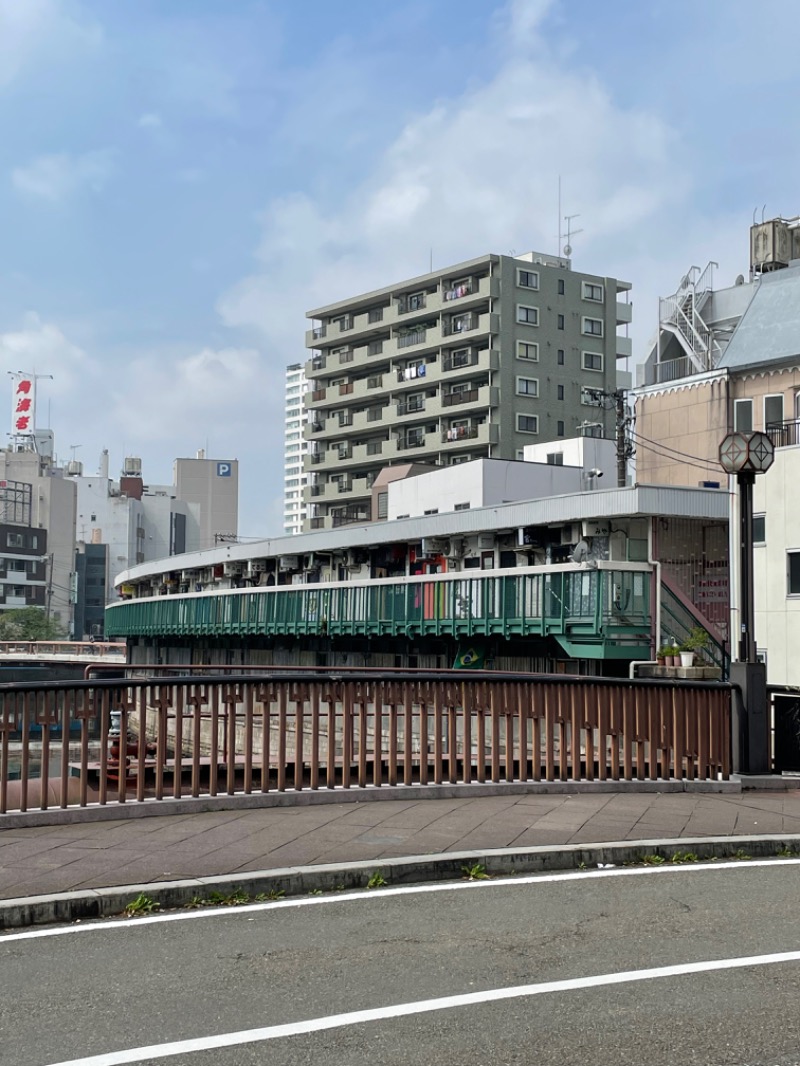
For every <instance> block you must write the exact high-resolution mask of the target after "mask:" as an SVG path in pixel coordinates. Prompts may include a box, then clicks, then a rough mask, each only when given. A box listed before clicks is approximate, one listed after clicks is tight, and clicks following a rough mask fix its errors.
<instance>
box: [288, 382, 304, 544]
mask: <svg viewBox="0 0 800 1066" xmlns="http://www.w3.org/2000/svg"><path fill="white" fill-rule="evenodd" d="M305 392H306V376H305V371H304V369H303V364H302V363H292V365H291V366H287V368H286V403H285V410H286V415H285V419H284V431H283V434H284V444H283V532H284V533H285V534H286V535H287V536H292V535H293V534H295V533H300V532H301V531H302V529H303V522H304V521H305V519H306V514H307V508H306V502H305V500H304V498H303V494H304V492H305V487H306V483H307V481H308V475H307V473H306V471H305V465H304V459H305V452H306V442H305V440H304V437H303V427H304V426H305V424H306V410H305Z"/></svg>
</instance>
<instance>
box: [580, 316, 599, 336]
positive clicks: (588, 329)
mask: <svg viewBox="0 0 800 1066" xmlns="http://www.w3.org/2000/svg"><path fill="white" fill-rule="evenodd" d="M581 333H585V334H586V335H587V336H589V337H602V336H603V320H602V319H601V318H584V319H583V321H582V323H581Z"/></svg>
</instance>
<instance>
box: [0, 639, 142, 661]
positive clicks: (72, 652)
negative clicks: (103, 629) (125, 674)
mask: <svg viewBox="0 0 800 1066" xmlns="http://www.w3.org/2000/svg"><path fill="white" fill-rule="evenodd" d="M126 648H127V645H126V644H125V643H124V641H123V642H115V641H88V640H86V641H79V640H0V658H1V659H17V658H25V659H45V660H50V659H61V660H64V659H67V660H74V659H92V660H94V659H113V660H114V661H115V662H125V657H126Z"/></svg>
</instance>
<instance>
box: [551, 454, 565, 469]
mask: <svg viewBox="0 0 800 1066" xmlns="http://www.w3.org/2000/svg"><path fill="white" fill-rule="evenodd" d="M547 462H548V464H549V465H550V466H563V465H564V453H563V452H548V453H547Z"/></svg>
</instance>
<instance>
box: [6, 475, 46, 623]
mask: <svg viewBox="0 0 800 1066" xmlns="http://www.w3.org/2000/svg"><path fill="white" fill-rule="evenodd" d="M32 497H33V492H32V486H31V485H29V484H23V483H22V482H19V481H5V482H3V483H2V484H0V611H5V610H13V609H14V608H18V607H40V608H43V609H45V608H46V607H47V588H48V578H49V574H50V566H49V561H50V560H49V556H48V552H47V530H46V529H43V528H41V527H37V526H34V525H32V524H31V514H32V506H31V505H32Z"/></svg>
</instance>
